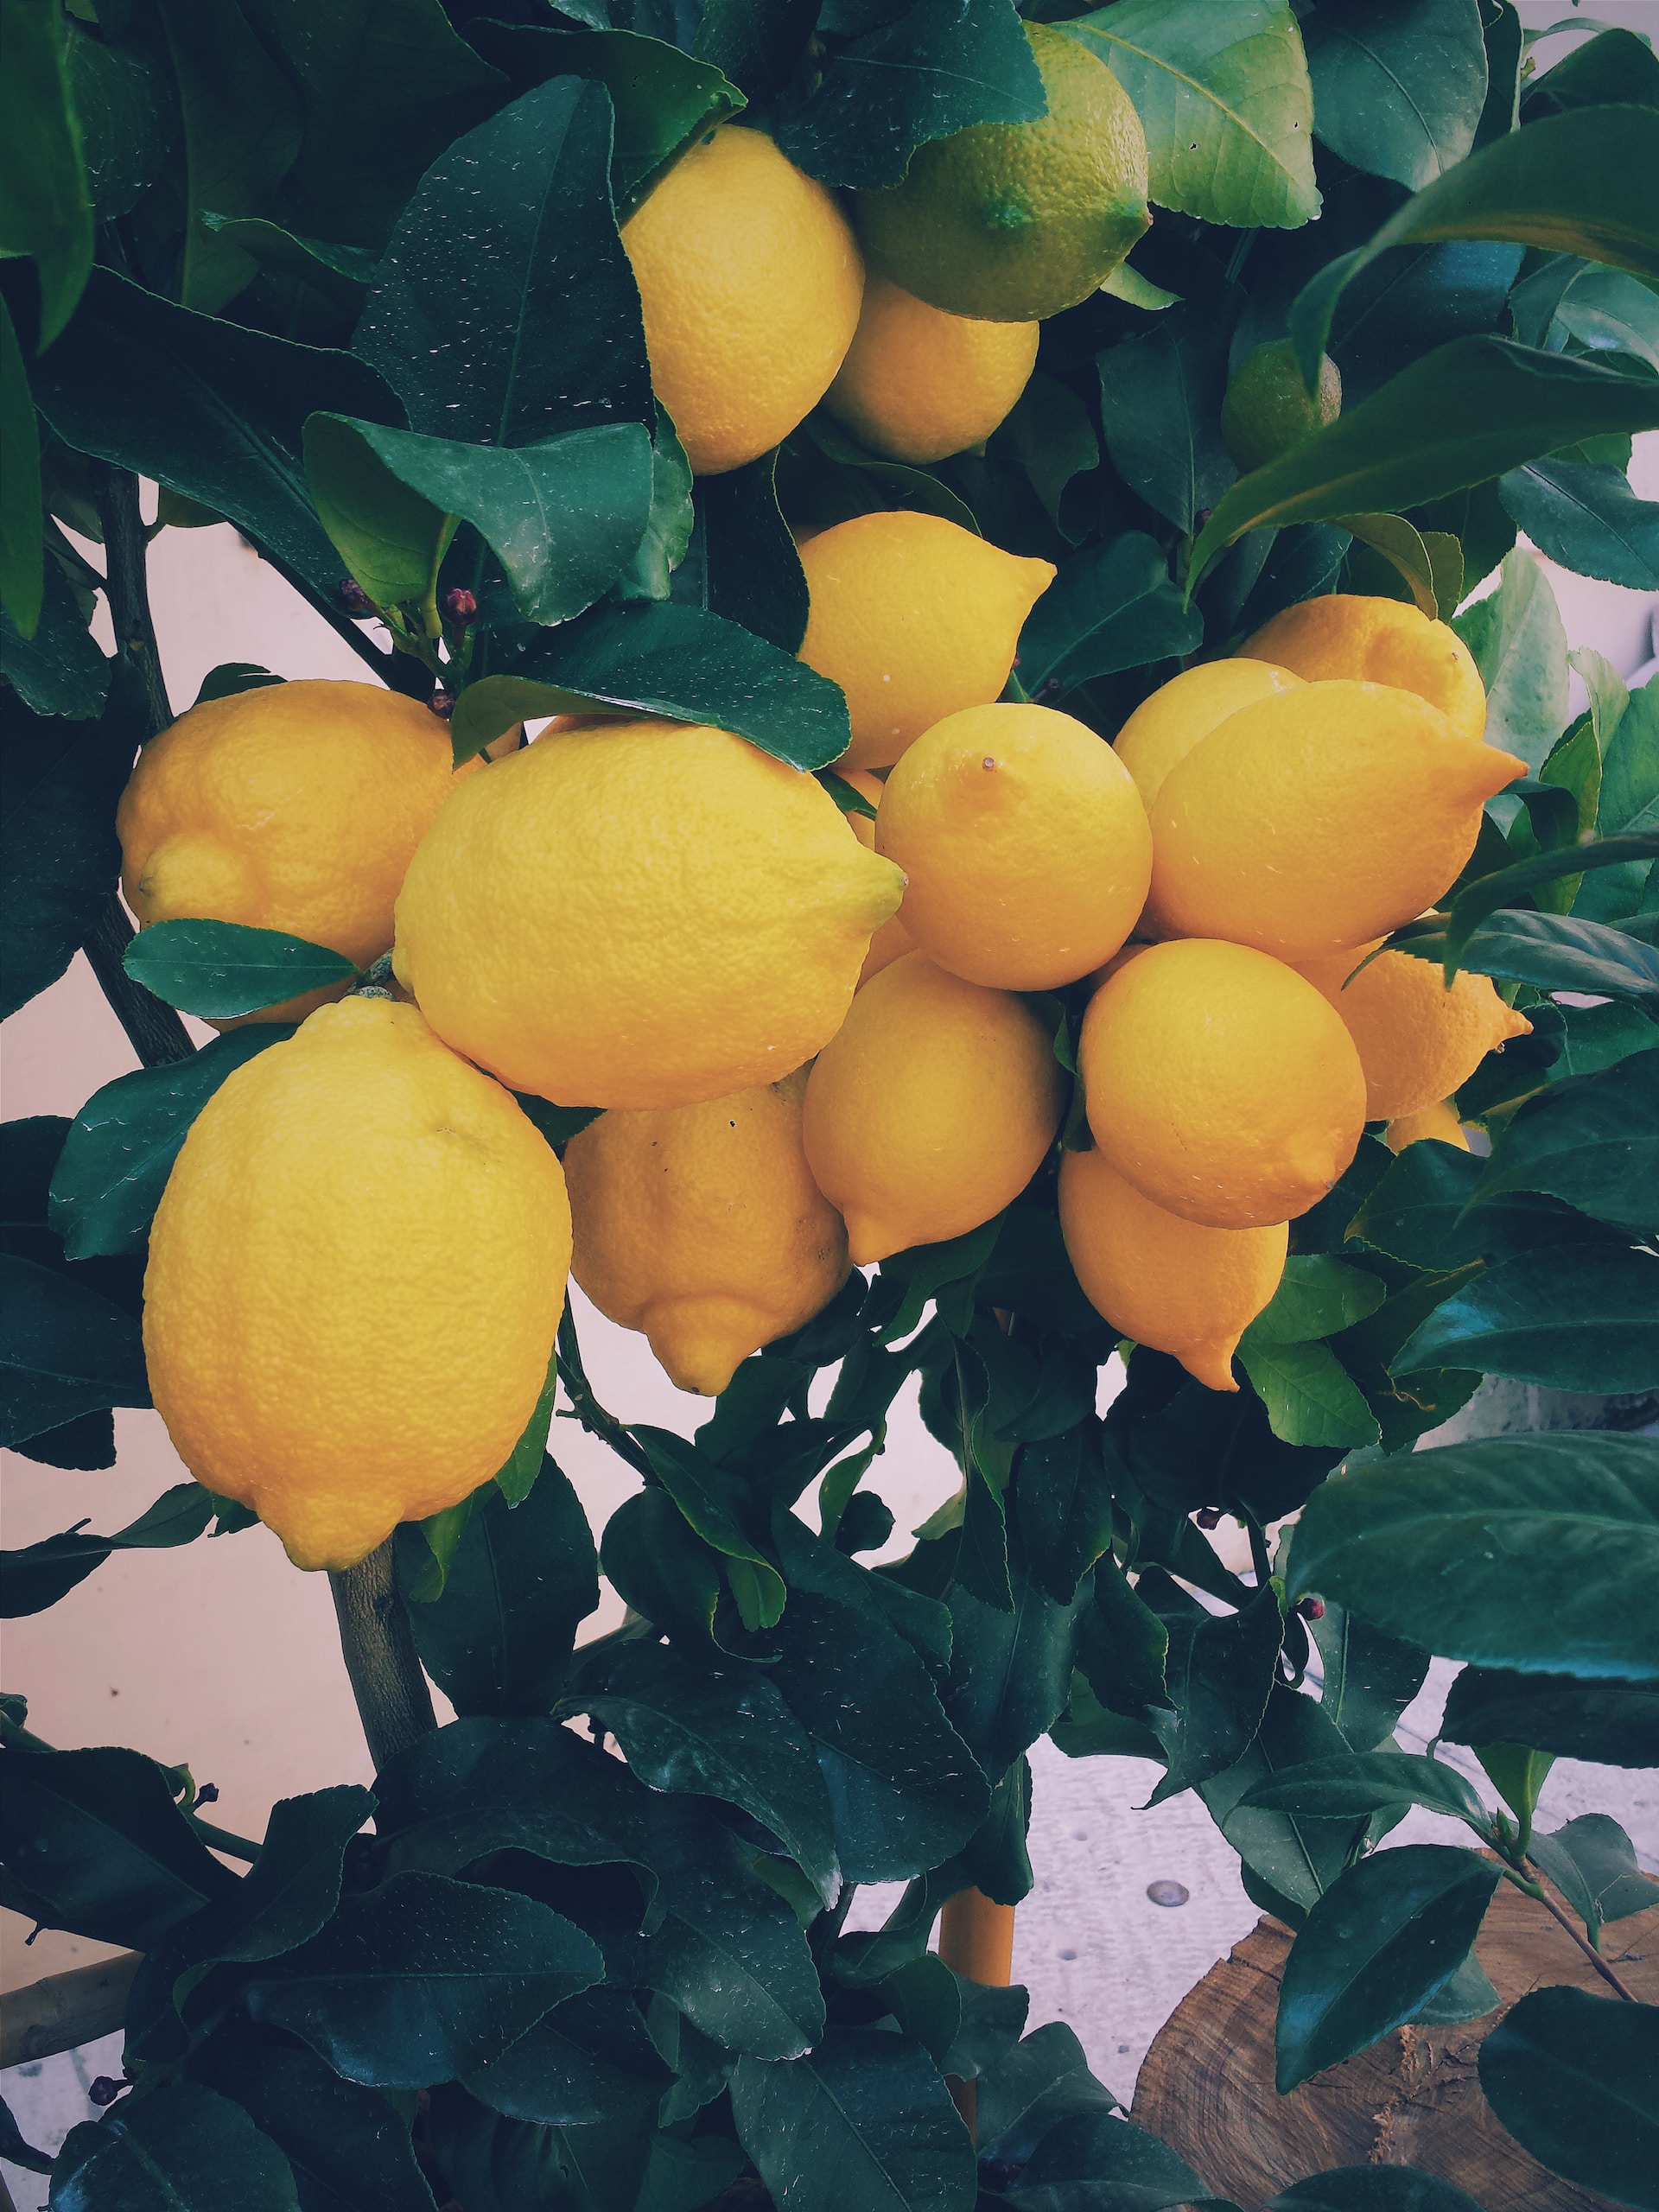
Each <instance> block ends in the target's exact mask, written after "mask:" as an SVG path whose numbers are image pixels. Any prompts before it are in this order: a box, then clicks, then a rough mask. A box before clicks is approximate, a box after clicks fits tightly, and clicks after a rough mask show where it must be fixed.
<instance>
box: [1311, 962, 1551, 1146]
mask: <svg viewBox="0 0 1659 2212" xmlns="http://www.w3.org/2000/svg"><path fill="white" fill-rule="evenodd" d="M1363 957H1364V954H1363V951H1359V952H1339V953H1335V954H1332V956H1330V957H1327V958H1325V959H1324V960H1299V961H1297V962H1296V963H1294V964H1295V966H1296V968H1297V969H1298V972H1299V973H1300V974H1301V975H1304V976H1306V978H1307V980H1308V982H1310V983H1312V984H1313V988H1314V989H1315V990H1318V991H1323V992H1324V994H1325V997H1326V998H1327V999H1329V1000H1330V1001H1331V1003H1332V1006H1333V1007H1335V1008H1336V1009H1337V1012H1338V1014H1340V1015H1341V1016H1342V1018H1343V1020H1344V1024H1345V1025H1346V1027H1347V1030H1348V1034H1349V1035H1350V1036H1351V1038H1352V1039H1353V1040H1354V1045H1355V1048H1356V1049H1357V1052H1358V1053H1359V1065H1361V1067H1362V1068H1363V1070H1364V1071H1365V1118H1366V1120H1367V1121H1368V1122H1392V1121H1395V1120H1396V1119H1398V1118H1399V1117H1401V1116H1404V1115H1408V1114H1418V1113H1421V1111H1422V1110H1423V1109H1425V1108H1426V1107H1430V1106H1433V1105H1436V1104H1438V1103H1439V1102H1440V1100H1441V1099H1443V1098H1449V1097H1450V1096H1451V1095H1452V1092H1453V1091H1454V1090H1457V1089H1458V1087H1459V1084H1465V1083H1467V1082H1468V1080H1469V1078H1470V1077H1471V1075H1472V1074H1473V1073H1474V1071H1475V1070H1476V1069H1477V1068H1478V1066H1479V1065H1480V1064H1481V1062H1482V1061H1483V1060H1484V1058H1485V1057H1486V1055H1487V1053H1488V1052H1491V1051H1493V1050H1494V1048H1497V1047H1501V1046H1503V1043H1504V1040H1505V1039H1507V1038H1510V1037H1528V1036H1530V1035H1531V1033H1532V1024H1531V1023H1530V1022H1529V1020H1527V1018H1526V1016H1525V1014H1517V1013H1516V1011H1515V1009H1514V1007H1508V1006H1505V1005H1504V1003H1503V1000H1502V999H1501V998H1499V996H1498V995H1497V989H1496V988H1495V987H1494V985H1493V983H1492V980H1491V976H1477V975H1475V974H1473V973H1472V972H1471V970H1470V969H1466V968H1465V969H1462V970H1461V971H1460V973H1459V975H1458V976H1456V977H1455V979H1454V980H1453V982H1452V988H1451V989H1450V990H1448V989H1447V988H1446V978H1445V975H1444V972H1443V971H1442V969H1440V966H1439V965H1438V963H1435V962H1434V961H1432V960H1415V959H1414V958H1413V957H1412V956H1411V955H1410V953H1408V952H1380V953H1378V954H1377V956H1376V958H1375V959H1374V960H1372V961H1371V962H1370V963H1369V964H1368V965H1367V966H1365V967H1363V968H1361V967H1360V962H1361V960H1362V959H1363ZM1355 969H1359V973H1358V974H1357V975H1355V974H1354V970H1355ZM1350 978H1352V980H1351V981H1350Z"/></svg>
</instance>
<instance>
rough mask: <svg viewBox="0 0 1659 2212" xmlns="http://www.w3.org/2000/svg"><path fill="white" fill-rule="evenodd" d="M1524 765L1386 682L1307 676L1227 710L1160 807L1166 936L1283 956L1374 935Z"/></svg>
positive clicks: (1182, 765)
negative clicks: (1219, 940) (1294, 686)
mask: <svg viewBox="0 0 1659 2212" xmlns="http://www.w3.org/2000/svg"><path fill="white" fill-rule="evenodd" d="M1526 772H1527V771H1526V764H1525V762H1524V761H1522V760H1516V758H1515V756H1514V754H1513V753H1500V752H1498V751H1497V747H1494V746H1490V745H1484V744H1482V743H1480V742H1479V741H1477V740H1474V739H1471V738H1467V737H1462V736H1460V735H1459V734H1458V732H1457V731H1456V730H1455V729H1454V728H1452V725H1451V723H1450V722H1449V721H1447V720H1446V716H1445V715H1443V714H1441V713H1440V709H1438V708H1437V707H1432V706H1430V705H1429V704H1428V703H1427V701H1426V700H1423V699H1421V698H1419V697H1418V696H1417V695H1416V693H1415V692H1413V691H1401V690H1393V689H1391V688H1389V686H1387V685H1384V684H1381V683H1348V682H1338V683H1325V682H1314V683H1305V684H1304V685H1303V686H1302V687H1301V689H1300V690H1296V691H1287V692H1284V693H1281V695H1280V696H1278V697H1276V698H1271V699H1263V700H1262V701H1260V702H1258V703H1257V704H1256V705H1255V706H1254V707H1244V708H1241V709H1240V710H1239V712H1238V713H1237V714H1236V715H1229V717H1228V719H1227V720H1226V721H1224V722H1223V723H1222V724H1221V725H1220V727H1219V728H1217V729H1213V730H1211V733H1210V734H1209V736H1208V737H1206V738H1204V739H1202V740H1200V741H1199V742H1198V744H1197V745H1196V746H1194V747H1193V748H1192V752H1191V753H1188V754H1187V756H1186V758H1185V760H1182V761H1180V762H1179V763H1178V764H1177V765H1176V766H1174V767H1173V768H1172V769H1171V770H1170V772H1169V773H1168V775H1167V776H1166V778H1165V779H1164V781H1163V784H1162V786H1161V787H1160V791H1159V793H1158V797H1157V798H1156V800H1155V801H1154V804H1153V807H1152V842H1153V861H1152V899H1151V906H1152V912H1153V913H1154V917H1155V918H1156V919H1157V921H1158V923H1159V925H1160V927H1161V928H1162V930H1163V931H1164V932H1165V933H1166V935H1170V936H1180V937H1224V938H1231V939H1233V941H1234V942H1235V943H1236V944H1253V945H1255V947H1256V949H1257V950H1259V951H1262V952H1271V953H1274V954H1276V955H1277V957H1279V958H1280V959H1281V960H1312V959H1315V958H1317V957H1319V956H1321V955H1322V954H1325V953H1328V952H1337V951H1340V950H1344V949H1345V948H1346V947H1348V946H1350V945H1357V944H1369V943H1370V941H1371V940H1372V939H1373V938H1379V937H1382V936H1384V935H1386V933H1387V932H1388V931H1389V930H1391V929H1394V928H1395V927H1396V926H1397V925H1399V924H1400V923H1402V922H1404V921H1409V920H1410V919H1411V918H1412V917H1413V916H1414V915H1416V914H1421V912H1423V910H1424V909H1425V908H1426V907H1428V906H1433V903H1434V901H1435V900H1436V899H1438V898H1440V896H1441V894H1442V893H1444V892H1445V891H1446V890H1447V889H1448V888H1449V887H1450V886H1451V885H1452V883H1453V882H1455V880H1457V876H1458V874H1459V870H1460V869H1461V868H1462V867H1463V864H1464V862H1465V861H1466V860H1467V859H1468V857H1469V855H1470V854H1471V852H1473V850H1474V849H1475V838H1476V836H1477V834H1478V830H1479V828H1480V814H1481V807H1482V805H1483V804H1484V801H1485V800H1487V799H1489V798H1491V797H1492V795H1493V793H1494V792H1496V791H1502V790H1503V786H1504V785H1505V784H1508V783H1511V782H1513V780H1514V779H1515V778H1516V776H1523V775H1525V773H1526Z"/></svg>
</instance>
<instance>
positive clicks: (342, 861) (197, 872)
mask: <svg viewBox="0 0 1659 2212" xmlns="http://www.w3.org/2000/svg"><path fill="white" fill-rule="evenodd" d="M476 765H477V764H475V763H474V762H472V761H469V762H468V763H467V766H466V768H464V769H462V770H461V771H460V772H459V775H458V774H457V772H455V771H454V769H452V767H451V765H450V750H449V733H448V729H447V728H445V727H444V725H443V723H442V721H439V719H438V717H437V716H436V715H435V714H433V713H432V712H431V710H430V709H429V708H427V707H423V706H421V705H419V704H418V703H417V702H416V701H415V700H413V699H405V698H404V697H403V696H401V695H400V694H399V693H397V692H396V691H383V690H381V689H380V687H379V685H378V684H375V683H321V682H306V683H272V684H268V685H266V686H265V687H264V689H263V690H257V691H241V692H238V693H236V694H234V695H233V696H232V697H230V698H227V699H209V700H207V701H206V702H204V703H203V704H202V705H200V707H192V708H191V709H190V710H189V711H188V714H183V715H180V716H179V719H178V720H177V721H175V722H174V723H173V724H172V725H171V726H170V727H169V728H167V729H164V730H163V731H162V734H161V735H160V736H159V737H154V738H152V739H151V740H150V741H149V744H148V745H147V746H145V747H144V749H143V752H142V753H140V754H139V756H138V763H137V766H136V767H135V768H134V770H133V772H132V775H131V779H130V781H129V782H128V785H127V788H126V790H125V791H124V792H123V794H122V797H121V804H120V807H119V808H118V811H117V814H116V829H117V831H118V835H119V836H120V839H121V887H122V889H123V891H124V892H125V893H126V898H127V904H128V905H129V906H130V907H131V908H132V911H133V912H134V913H135V914H136V915H137V918H138V922H139V925H140V927H143V925H145V924H147V923H149V922H170V921H176V920H180V919H181V918H186V917H190V918H203V919H206V920H209V921H215V922H240V923H241V924H243V925H244V926H245V927H246V928H249V929H260V930H282V931H285V932H286V933H287V934H288V935H289V937H298V938H305V939H306V941H307V942H308V944H326V945H327V946H329V947H330V948H331V949H332V950H334V951H335V952H339V953H343V954H344V956H345V957H346V959H347V960H352V961H355V962H356V963H357V965H358V966H359V968H366V967H367V966H368V964H369V963H370V962H371V961H373V960H378V958H379V957H380V955H381V954H382V953H383V952H385V951H388V950H390V949H391V909H392V902H393V900H394V899H396V898H397V893H398V889H399V887H400V886H401V885H402V883H403V880H404V870H405V869H406V868H408V866H409V863H410V857H411V855H413V853H414V850H415V848H416V845H418V844H419V843H420V842H421V839H422V838H423V836H425V835H426V833H427V831H428V830H429V829H430V828H431V826H432V823H433V822H434V821H435V819H436V817H437V812H438V809H439V808H440V807H441V806H442V804H443V803H444V801H445V799H447V798H448V796H449V793H450V791H452V790H453V789H454V787H455V785H456V784H457V783H458V781H459V780H460V779H461V778H462V777H467V776H469V775H470V774H471V773H472V772H474V768H475V766H476ZM345 988H346V987H345V985H344V984H341V985H340V986H339V987H338V988H336V989H334V990H332V991H319V992H315V993H313V994H310V995H308V996H307V997H305V998H303V999H290V1000H288V1001H285V1002H284V1003H283V1005H281V1006H272V1007H264V1009H263V1010H262V1011H261V1012H260V1013H258V1014H253V1015H251V1016H250V1017H249V1019H250V1020H255V1021H295V1020H299V1019H300V1018H301V1016H302V1015H303V1014H307V1013H308V1012H309V1011H310V1010H311V1008H312V1007H314V1006H315V1005H318V1004H320V1003H321V1001H322V1000H323V999H325V998H334V997H338V996H340V994H341V993H342V992H343V991H344V989H345ZM216 1026H217V1027H220V1028H232V1027H238V1024H236V1023H232V1022H221V1023H219V1024H217V1025H216Z"/></svg>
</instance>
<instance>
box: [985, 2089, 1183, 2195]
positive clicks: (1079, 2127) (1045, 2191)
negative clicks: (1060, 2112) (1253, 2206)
mask: <svg viewBox="0 0 1659 2212" xmlns="http://www.w3.org/2000/svg"><path fill="white" fill-rule="evenodd" d="M1005 2193H1006V2195H1007V2201H1008V2202H1009V2203H1010V2204H1012V2205H1013V2206H1014V2208H1015V2212H1164V2208H1165V2207H1166V2206H1169V2205H1176V2204H1192V2203H1203V2202H1205V2197H1206V2191H1205V2185H1204V2183H1203V2182H1202V2181H1200V2180H1199V2178H1198V2175H1197V2174H1195V2173H1194V2172H1193V2171H1192V2167H1191V2166H1189V2165H1188V2164H1187V2163H1186V2161H1185V2159H1184V2158H1178V2157H1177V2155H1176V2153H1175V2152H1173V2151H1172V2150H1171V2149H1170V2148H1169V2146H1168V2145H1167V2144H1164V2143H1160V2141H1159V2140H1158V2138H1157V2137H1156V2136H1155V2135H1148V2134H1147V2133H1146V2131H1145V2129H1144V2128H1140V2127H1136V2126H1135V2125H1134V2123H1133V2122H1132V2121H1130V2120H1122V2119H1120V2118H1119V2117H1118V2116H1117V2114H1116V2113H1111V2112H1103V2111H1101V2110H1100V2109H1098V2108H1096V2110H1094V2111H1092V2112H1081V2113H1072V2114H1071V2116H1070V2117H1069V2118H1068V2119H1065V2120H1060V2121H1058V2123H1057V2125H1055V2126H1052V2127H1051V2128H1050V2129H1049V2130H1048V2132H1047V2133H1046V2135H1044V2137H1043V2138H1042V2140H1041V2141H1040V2142H1039V2144H1038V2145H1037V2148H1036V2150H1035V2152H1033V2155H1032V2158H1030V2160H1029V2162H1028V2163H1027V2165H1026V2166H1025V2168H1024V2170H1023V2171H1022V2172H1021V2173H1020V2178H1019V2180H1018V2181H1017V2182H1016V2183H1014V2186H1013V2187H1012V2188H1011V2189H1009V2190H1007V2191H1006V2192H1005Z"/></svg>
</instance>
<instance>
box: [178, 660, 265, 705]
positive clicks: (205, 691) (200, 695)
mask: <svg viewBox="0 0 1659 2212" xmlns="http://www.w3.org/2000/svg"><path fill="white" fill-rule="evenodd" d="M282 681H283V678H282V677H280V676H273V675H272V674H271V672H270V670H269V669H268V668H260V667H258V666H257V664H255V663H254V662H252V661H251V660H225V661H221V662H220V663H219V666H218V667H217V668H210V669H209V670H208V671H207V675H206V676H204V677H202V679H201V688H200V690H199V691H198V692H197V693H196V696H195V699H194V704H195V705H196V706H198V707H199V706H200V705H201V703H202V702H203V701H204V700H205V699H232V698H234V697H235V696H237V695H238V692H242V691H264V690H269V689H270V686H271V685H272V684H273V683H281V682H282Z"/></svg>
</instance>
